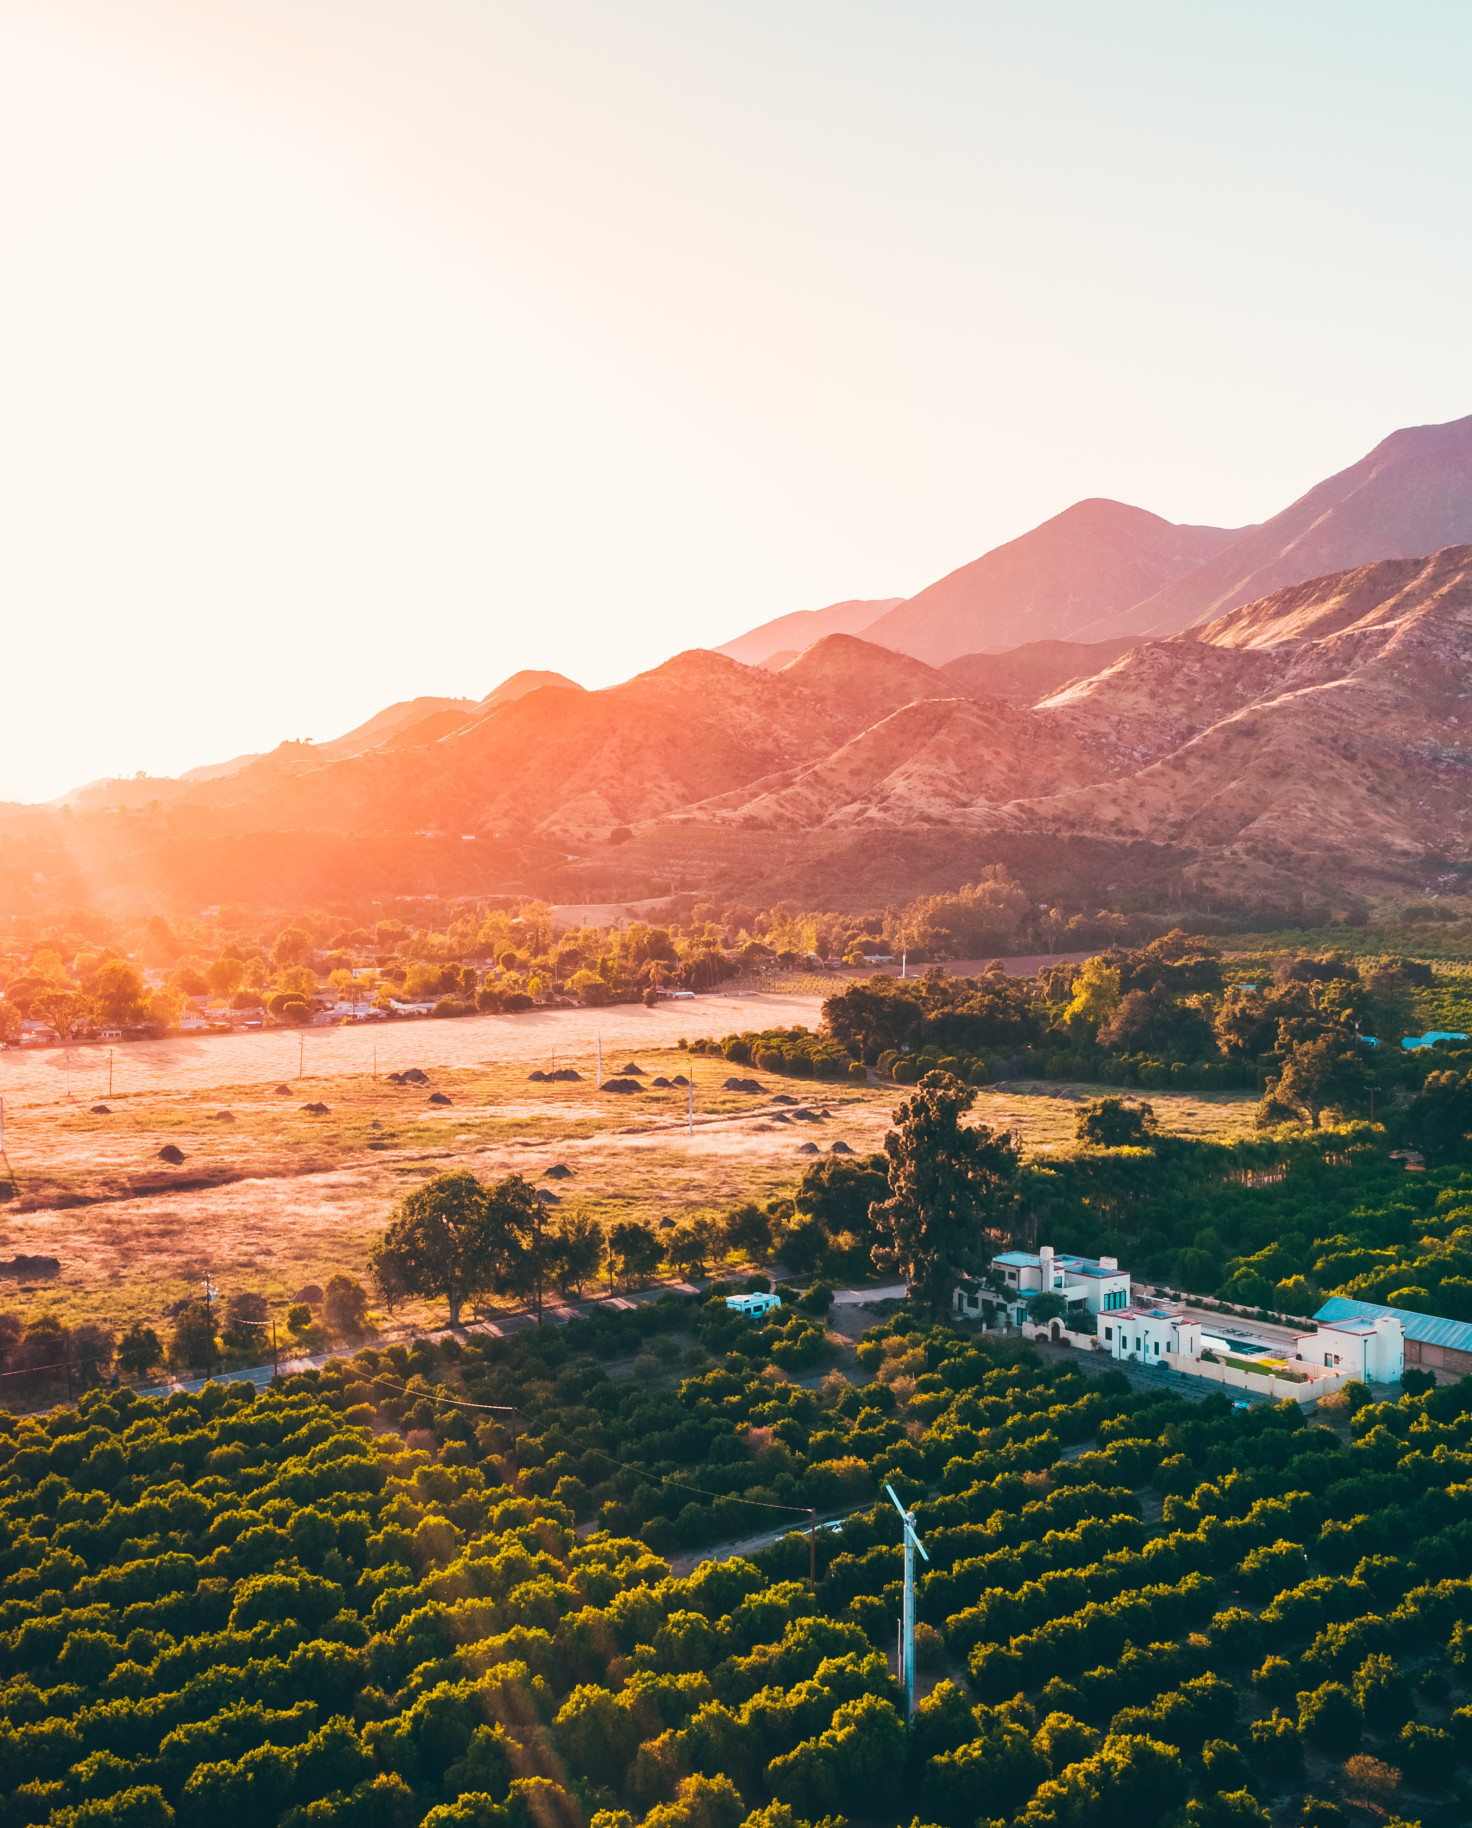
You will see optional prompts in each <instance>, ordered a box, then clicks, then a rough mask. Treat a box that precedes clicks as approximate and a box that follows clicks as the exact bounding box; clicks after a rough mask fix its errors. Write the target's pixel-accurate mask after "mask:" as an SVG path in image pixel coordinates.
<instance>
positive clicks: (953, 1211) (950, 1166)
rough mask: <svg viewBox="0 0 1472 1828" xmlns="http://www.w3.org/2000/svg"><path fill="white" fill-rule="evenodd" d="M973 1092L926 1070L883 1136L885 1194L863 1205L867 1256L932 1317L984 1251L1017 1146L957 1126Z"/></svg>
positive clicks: (996, 1225)
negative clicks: (871, 1233) (870, 1235)
mask: <svg viewBox="0 0 1472 1828" xmlns="http://www.w3.org/2000/svg"><path fill="white" fill-rule="evenodd" d="M975 1102H976V1093H975V1092H974V1091H973V1090H972V1089H971V1087H970V1086H966V1085H963V1084H962V1083H961V1081H960V1080H959V1079H956V1078H954V1077H953V1076H952V1075H951V1074H950V1073H927V1074H926V1075H925V1077H924V1078H923V1079H922V1080H921V1081H920V1083H919V1085H917V1086H916V1088H915V1091H914V1094H913V1096H911V1097H909V1098H907V1099H906V1100H905V1101H904V1103H903V1104H901V1106H900V1108H899V1110H898V1111H897V1112H896V1113H895V1121H896V1123H897V1124H898V1126H899V1127H898V1128H897V1129H894V1130H891V1131H890V1132H889V1134H888V1136H886V1137H885V1139H884V1153H885V1155H886V1156H887V1157H888V1160H889V1198H888V1199H887V1200H883V1201H880V1202H878V1203H876V1204H875V1205H874V1206H873V1207H872V1208H871V1209H870V1218H871V1220H872V1221H873V1224H874V1229H875V1232H876V1234H877V1239H878V1241H877V1242H876V1243H875V1245H874V1247H873V1254H874V1260H875V1262H876V1263H877V1264H879V1265H880V1266H881V1267H882V1268H886V1269H897V1270H899V1271H900V1272H901V1273H902V1274H903V1275H904V1276H905V1277H906V1278H907V1280H908V1281H909V1282H910V1284H911V1287H912V1288H913V1289H914V1290H915V1292H916V1294H917V1296H918V1297H919V1299H920V1300H921V1301H922V1302H923V1303H924V1305H925V1306H926V1308H927V1309H928V1310H929V1311H930V1313H931V1315H932V1316H933V1317H935V1318H939V1317H940V1315H941V1314H942V1313H943V1312H944V1310H945V1307H946V1304H947V1303H948V1302H949V1300H950V1298H951V1290H952V1289H953V1288H954V1287H955V1285H956V1282H957V1280H958V1278H959V1277H961V1276H963V1275H970V1274H975V1273H977V1272H978V1271H979V1270H980V1269H981V1268H982V1259H983V1257H984V1256H986V1255H989V1254H990V1252H989V1250H988V1244H987V1235H986V1234H987V1233H988V1232H989V1231H991V1232H996V1231H999V1230H1001V1229H1002V1228H1003V1227H1004V1225H1005V1221H1006V1217H1007V1215H1008V1213H1009V1211H1010V1207H1011V1203H1012V1191H1013V1184H1014V1182H1015V1180H1016V1176H1017V1163H1018V1151H1017V1146H1016V1144H1015V1143H1014V1142H1013V1140H1012V1138H1011V1137H1010V1136H1007V1135H1005V1134H1003V1133H1001V1132H999V1131H994V1130H991V1129H989V1128H988V1127H987V1126H986V1125H985V1124H975V1125H973V1126H971V1127H970V1128H963V1127H962V1124H961V1118H962V1116H963V1115H964V1114H965V1113H966V1112H967V1111H969V1110H970V1109H971V1107H972V1105H973V1104H974V1103H975Z"/></svg>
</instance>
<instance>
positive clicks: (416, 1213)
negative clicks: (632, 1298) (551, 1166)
mask: <svg viewBox="0 0 1472 1828" xmlns="http://www.w3.org/2000/svg"><path fill="white" fill-rule="evenodd" d="M540 1214H541V1207H540V1203H539V1202H538V1200H537V1196H536V1194H535V1193H534V1192H533V1191H532V1189H531V1188H530V1187H529V1186H528V1185H527V1183H526V1182H525V1181H524V1180H523V1179H522V1177H521V1176H520V1175H519V1174H512V1175H508V1176H507V1177H506V1179H505V1180H503V1181H500V1182H498V1183H497V1184H496V1186H495V1187H494V1188H489V1187H486V1186H485V1185H484V1184H483V1183H482V1182H480V1181H478V1180H477V1179H476V1177H475V1176H474V1175H473V1174H472V1173H471V1172H470V1170H469V1169H468V1168H456V1169H452V1170H451V1171H450V1172H449V1173H447V1174H437V1175H435V1176H434V1178H433V1179H432V1180H428V1181H426V1182H425V1183H424V1185H423V1186H422V1187H416V1188H415V1189H414V1191H413V1192H412V1193H409V1194H406V1195H405V1196H404V1198H403V1199H402V1200H401V1201H400V1202H399V1204H398V1205H397V1206H396V1207H395V1209H394V1211H393V1213H392V1214H391V1215H390V1218H389V1223H388V1226H387V1228H386V1229H385V1230H384V1231H383V1232H381V1233H380V1234H379V1237H378V1238H377V1240H376V1241H375V1243H374V1244H373V1246H372V1248H371V1249H370V1251H369V1262H370V1265H371V1267H372V1270H373V1276H374V1280H375V1281H376V1283H377V1285H378V1290H379V1293H380V1295H381V1296H382V1297H383V1299H384V1301H385V1302H387V1303H388V1304H389V1305H390V1306H392V1305H393V1304H394V1302H396V1301H399V1300H402V1298H403V1297H404V1296H405V1295H419V1296H424V1297H428V1296H440V1297H441V1298H443V1299H444V1300H445V1301H446V1302H448V1303H449V1308H450V1325H451V1326H459V1324H460V1310H461V1308H462V1307H463V1306H464V1304H465V1303H466V1302H467V1301H469V1300H472V1299H473V1298H474V1297H475V1296H476V1295H479V1294H484V1293H485V1292H486V1291H487V1290H489V1289H492V1288H495V1287H497V1286H498V1284H506V1283H508V1282H512V1281H514V1279H515V1277H516V1275H517V1273H518V1267H519V1264H520V1261H521V1259H522V1257H523V1256H524V1254H525V1250H526V1242H527V1238H528V1236H529V1234H530V1231H531V1228H532V1226H533V1225H534V1224H535V1223H539V1222H540Z"/></svg>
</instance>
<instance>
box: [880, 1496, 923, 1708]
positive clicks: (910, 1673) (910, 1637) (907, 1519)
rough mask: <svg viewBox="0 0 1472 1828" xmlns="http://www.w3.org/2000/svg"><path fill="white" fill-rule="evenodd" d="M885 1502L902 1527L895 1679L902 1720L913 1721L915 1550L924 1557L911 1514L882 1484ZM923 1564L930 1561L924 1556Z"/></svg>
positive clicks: (913, 1514) (912, 1513)
mask: <svg viewBox="0 0 1472 1828" xmlns="http://www.w3.org/2000/svg"><path fill="white" fill-rule="evenodd" d="M884 1489H885V1491H887V1492H888V1493H889V1501H890V1503H891V1504H892V1505H893V1506H894V1508H895V1509H896V1510H897V1511H898V1512H899V1514H900V1519H901V1521H902V1522H903V1524H904V1526H905V1609H904V1613H903V1616H902V1617H901V1619H900V1645H899V1663H900V1669H899V1676H900V1681H901V1682H902V1683H903V1684H904V1688H905V1719H906V1720H913V1719H914V1718H915V1551H916V1549H919V1551H920V1553H921V1554H922V1555H925V1545H924V1544H923V1543H922V1542H921V1540H920V1538H919V1537H918V1536H917V1535H916V1534H915V1513H914V1512H913V1511H907V1510H906V1509H905V1507H904V1505H902V1504H901V1503H900V1501H899V1499H898V1498H896V1497H895V1495H894V1487H893V1486H892V1485H890V1484H888V1483H886V1484H885V1487H884ZM925 1559H926V1560H927V1561H929V1560H930V1557H929V1556H928V1555H925Z"/></svg>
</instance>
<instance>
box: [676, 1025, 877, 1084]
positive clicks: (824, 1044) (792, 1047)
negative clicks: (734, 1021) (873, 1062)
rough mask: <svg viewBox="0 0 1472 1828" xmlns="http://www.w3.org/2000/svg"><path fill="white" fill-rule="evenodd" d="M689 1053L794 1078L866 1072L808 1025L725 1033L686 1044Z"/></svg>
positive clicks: (860, 1075) (848, 1076) (850, 1076)
mask: <svg viewBox="0 0 1472 1828" xmlns="http://www.w3.org/2000/svg"><path fill="white" fill-rule="evenodd" d="M690 1051H691V1053H693V1054H710V1055H714V1056H716V1057H718V1058H724V1059H727V1060H729V1061H731V1062H732V1063H733V1064H734V1065H736V1066H750V1067H755V1068H756V1069H757V1070H758V1071H760V1072H763V1073H786V1074H788V1075H790V1076H791V1077H792V1078H794V1079H857V1080H859V1081H860V1082H862V1081H863V1080H865V1079H866V1078H867V1077H868V1075H867V1073H866V1072H865V1071H864V1068H863V1065H862V1064H861V1063H860V1062H859V1061H856V1060H854V1059H852V1058H850V1056H849V1054H848V1053H847V1052H846V1051H845V1049H844V1048H842V1047H840V1046H839V1044H838V1043H837V1042H836V1041H835V1040H833V1039H832V1038H831V1037H830V1036H827V1035H822V1034H814V1033H813V1031H812V1030H811V1029H809V1028H766V1029H762V1030H761V1031H760V1032H756V1031H748V1032H746V1033H744V1034H739V1035H726V1036H725V1037H724V1038H723V1039H722V1040H720V1041H714V1040H709V1041H707V1040H701V1041H692V1042H691V1043H690Z"/></svg>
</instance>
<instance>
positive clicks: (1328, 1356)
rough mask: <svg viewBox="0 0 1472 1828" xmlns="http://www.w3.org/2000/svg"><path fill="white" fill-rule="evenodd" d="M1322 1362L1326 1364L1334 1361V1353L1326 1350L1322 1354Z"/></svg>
mask: <svg viewBox="0 0 1472 1828" xmlns="http://www.w3.org/2000/svg"><path fill="white" fill-rule="evenodd" d="M1324 1363H1325V1364H1326V1365H1332V1364H1333V1363H1334V1354H1333V1353H1332V1352H1326V1353H1325V1354H1324Z"/></svg>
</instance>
